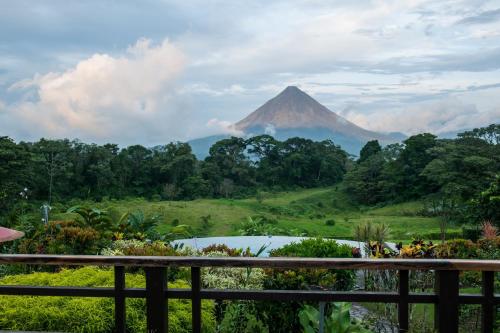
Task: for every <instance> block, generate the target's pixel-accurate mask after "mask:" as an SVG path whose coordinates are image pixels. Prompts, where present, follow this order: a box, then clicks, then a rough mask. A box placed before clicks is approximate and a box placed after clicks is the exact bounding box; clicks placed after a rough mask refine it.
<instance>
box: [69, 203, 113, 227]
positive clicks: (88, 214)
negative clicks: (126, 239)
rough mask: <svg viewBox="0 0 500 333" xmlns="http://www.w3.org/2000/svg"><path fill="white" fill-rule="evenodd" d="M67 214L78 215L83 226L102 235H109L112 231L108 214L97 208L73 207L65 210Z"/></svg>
mask: <svg viewBox="0 0 500 333" xmlns="http://www.w3.org/2000/svg"><path fill="white" fill-rule="evenodd" d="M67 213H75V214H78V215H79V216H80V217H81V219H82V221H80V222H81V223H82V224H83V225H84V226H87V227H91V228H94V229H95V230H97V231H99V232H102V233H111V232H112V229H113V221H112V219H111V217H110V216H109V215H108V213H107V212H106V211H104V210H100V209H98V208H90V207H86V206H81V205H78V206H73V207H71V208H69V209H68V210H67Z"/></svg>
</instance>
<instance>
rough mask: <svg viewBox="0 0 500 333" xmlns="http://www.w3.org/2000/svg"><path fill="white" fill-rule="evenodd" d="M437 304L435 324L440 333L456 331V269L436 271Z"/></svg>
mask: <svg viewBox="0 0 500 333" xmlns="http://www.w3.org/2000/svg"><path fill="white" fill-rule="evenodd" d="M435 288H436V292H437V295H438V304H437V305H436V311H435V315H436V317H435V325H436V329H437V331H438V332H440V333H457V332H458V310H459V304H458V294H459V284H458V271H436V286H435Z"/></svg>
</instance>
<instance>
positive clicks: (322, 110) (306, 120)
mask: <svg viewBox="0 0 500 333" xmlns="http://www.w3.org/2000/svg"><path fill="white" fill-rule="evenodd" d="M233 126H234V129H236V130H237V131H239V132H241V133H244V134H245V136H255V135H260V134H270V135H272V136H274V137H275V138H276V139H278V140H286V139H288V138H291V137H302V138H307V139H311V140H315V141H321V140H327V139H329V140H332V141H333V142H334V143H335V144H337V145H340V146H341V147H342V148H343V149H344V150H346V151H347V152H348V153H350V154H353V155H358V154H359V151H360V149H361V148H362V147H363V145H364V144H365V143H366V142H368V141H370V140H378V141H379V142H380V143H381V144H389V143H394V142H398V141H401V140H403V139H404V138H405V136H404V135H403V134H401V133H390V134H385V133H378V132H373V131H369V130H366V129H364V128H362V127H360V126H358V125H356V124H354V123H352V122H350V121H348V120H347V119H345V118H343V117H341V116H339V115H338V114H336V113H335V112H332V111H331V110H329V109H328V108H327V107H325V106H324V105H322V104H320V103H319V102H318V101H316V100H315V99H314V98H312V97H311V96H309V95H308V94H306V93H305V92H304V91H302V90H300V89H299V88H298V87H296V86H288V87H287V88H286V89H285V90H283V91H282V92H281V93H279V94H278V95H277V96H276V97H274V98H272V99H270V100H269V101H267V102H266V103H264V105H262V106H261V107H259V108H258V109H257V110H255V111H254V112H252V113H250V114H249V115H248V116H247V117H245V118H244V119H242V120H240V121H238V122H237V123H236V124H234V125H233ZM225 137H228V136H226V135H215V136H211V137H207V138H203V139H197V140H192V141H190V144H191V146H192V147H193V151H194V152H195V154H197V155H198V156H199V157H203V156H206V154H207V152H208V149H209V147H210V145H211V144H213V143H215V142H216V141H218V140H220V139H223V138H225Z"/></svg>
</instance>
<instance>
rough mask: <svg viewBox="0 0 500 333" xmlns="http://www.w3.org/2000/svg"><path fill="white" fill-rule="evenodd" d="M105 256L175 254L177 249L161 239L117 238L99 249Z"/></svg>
mask: <svg viewBox="0 0 500 333" xmlns="http://www.w3.org/2000/svg"><path fill="white" fill-rule="evenodd" d="M101 254H102V255H105V256H175V255H177V251H176V250H175V249H174V248H172V247H171V246H170V245H169V244H168V243H164V242H161V241H155V242H151V243H149V242H144V241H139V240H135V239H134V240H117V241H114V242H113V243H112V244H111V246H110V247H108V248H105V249H103V250H102V251H101Z"/></svg>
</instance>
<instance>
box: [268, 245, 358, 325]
mask: <svg viewBox="0 0 500 333" xmlns="http://www.w3.org/2000/svg"><path fill="white" fill-rule="evenodd" d="M270 256H272V257H315V258H349V257H351V256H352V248H351V247H349V246H347V245H339V244H338V243H337V242H335V241H334V240H325V239H322V238H309V239H304V240H302V241H301V242H300V243H291V244H288V245H285V246H284V247H282V248H280V249H276V250H273V251H271V253H270ZM265 272H266V278H265V280H264V288H265V289H284V290H300V289H321V290H349V289H350V288H352V286H353V285H354V279H355V275H354V272H352V271H347V270H331V269H273V270H270V269H267V270H265ZM302 306H303V303H300V302H289V303H286V304H283V303H279V304H277V303H274V302H273V303H271V302H266V303H262V304H260V305H259V316H260V317H259V318H266V320H267V321H266V322H267V323H268V325H269V327H273V328H276V332H291V331H297V330H299V328H300V323H299V322H298V313H299V311H300V309H301V307H302Z"/></svg>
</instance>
